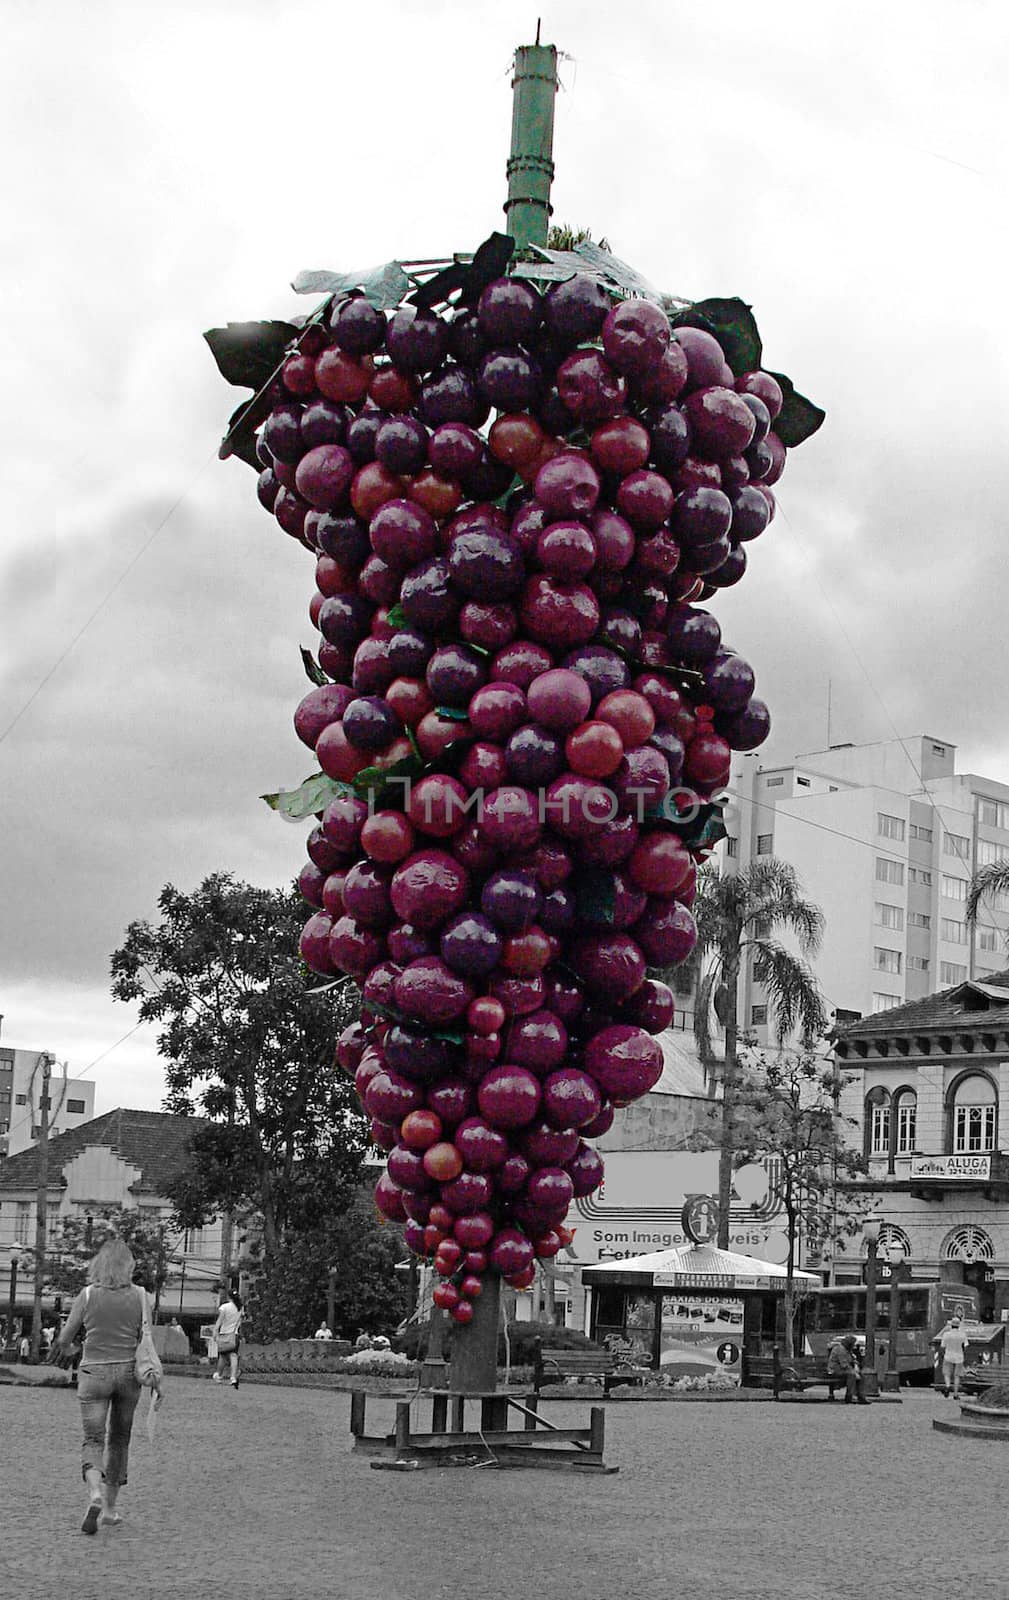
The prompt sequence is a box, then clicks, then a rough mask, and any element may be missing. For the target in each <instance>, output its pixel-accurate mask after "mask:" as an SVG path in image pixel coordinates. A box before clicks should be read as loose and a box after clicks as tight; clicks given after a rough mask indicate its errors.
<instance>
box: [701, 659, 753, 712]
mask: <svg viewBox="0 0 1009 1600" xmlns="http://www.w3.org/2000/svg"><path fill="white" fill-rule="evenodd" d="M701 675H702V677H703V680H704V698H705V700H706V701H708V702H709V703H710V704H711V705H712V706H714V708H715V710H716V711H741V710H742V709H743V707H744V706H745V705H746V703H747V701H748V700H749V699H750V696H751V695H752V694H753V668H752V667H751V666H750V664H749V662H747V661H744V660H743V658H742V656H737V655H736V654H735V653H734V652H733V651H731V650H719V651H718V652H717V653H716V655H715V656H713V657H712V659H711V660H710V661H709V662H707V663H706V664H705V666H704V668H703V669H702V674H701Z"/></svg>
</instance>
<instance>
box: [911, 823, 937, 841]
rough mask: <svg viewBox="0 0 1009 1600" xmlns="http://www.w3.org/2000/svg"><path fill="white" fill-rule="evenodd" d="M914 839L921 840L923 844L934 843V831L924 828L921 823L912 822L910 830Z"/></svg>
mask: <svg viewBox="0 0 1009 1600" xmlns="http://www.w3.org/2000/svg"><path fill="white" fill-rule="evenodd" d="M910 834H911V838H912V839H920V840H921V842H922V844H931V843H932V829H931V828H923V827H922V825H921V823H920V822H912V823H911V828H910Z"/></svg>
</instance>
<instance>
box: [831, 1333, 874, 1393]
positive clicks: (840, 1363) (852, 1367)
mask: <svg viewBox="0 0 1009 1600" xmlns="http://www.w3.org/2000/svg"><path fill="white" fill-rule="evenodd" d="M842 1383H843V1384H844V1403H845V1405H846V1406H850V1405H851V1403H852V1401H856V1402H857V1404H858V1405H860V1406H867V1405H868V1404H869V1402H868V1400H867V1399H866V1398H865V1383H864V1380H863V1377H862V1363H861V1362H860V1361H859V1359H858V1340H857V1339H856V1337H855V1335H854V1334H853V1333H846V1334H845V1335H844V1336H843V1338H841V1339H835V1340H834V1341H833V1343H832V1344H831V1345H830V1348H829V1349H828V1351H827V1387H828V1391H829V1393H830V1398H831V1399H832V1400H833V1398H834V1389H835V1387H837V1388H840V1386H841V1384H842Z"/></svg>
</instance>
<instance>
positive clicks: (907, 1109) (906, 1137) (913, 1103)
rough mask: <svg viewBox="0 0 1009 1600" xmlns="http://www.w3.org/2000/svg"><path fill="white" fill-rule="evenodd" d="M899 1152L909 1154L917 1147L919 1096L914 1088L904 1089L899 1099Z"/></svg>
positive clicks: (901, 1154)
mask: <svg viewBox="0 0 1009 1600" xmlns="http://www.w3.org/2000/svg"><path fill="white" fill-rule="evenodd" d="M896 1117H897V1154H898V1155H899V1156H909V1155H910V1154H911V1152H912V1151H913V1150H914V1147H915V1130H916V1126H917V1121H918V1096H917V1095H916V1094H915V1092H914V1090H913V1089H904V1090H902V1092H901V1095H900V1099H899V1100H898V1101H897V1108H896Z"/></svg>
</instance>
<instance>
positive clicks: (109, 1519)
mask: <svg viewBox="0 0 1009 1600" xmlns="http://www.w3.org/2000/svg"><path fill="white" fill-rule="evenodd" d="M122 1520H123V1519H122V1517H121V1516H120V1515H119V1512H118V1511H103V1512H102V1526H103V1527H104V1528H118V1527H119V1525H120V1523H121V1522H122Z"/></svg>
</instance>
